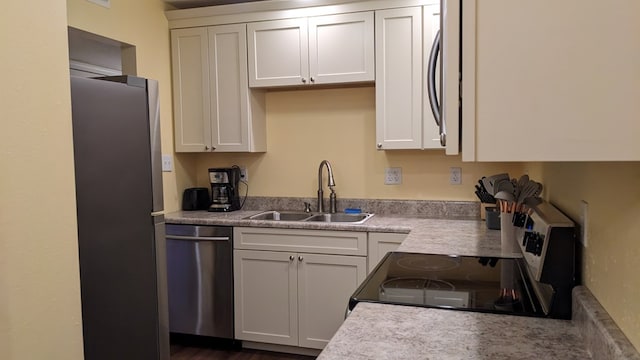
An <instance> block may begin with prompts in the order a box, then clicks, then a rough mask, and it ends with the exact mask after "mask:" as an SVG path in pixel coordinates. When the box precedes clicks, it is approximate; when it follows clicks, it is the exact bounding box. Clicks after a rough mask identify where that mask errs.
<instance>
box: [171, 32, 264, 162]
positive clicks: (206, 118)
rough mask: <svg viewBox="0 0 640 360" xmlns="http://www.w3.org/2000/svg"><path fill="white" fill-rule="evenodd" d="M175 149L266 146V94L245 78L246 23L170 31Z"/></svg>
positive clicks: (253, 148) (244, 149) (226, 149)
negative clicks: (252, 88)
mask: <svg viewBox="0 0 640 360" xmlns="http://www.w3.org/2000/svg"><path fill="white" fill-rule="evenodd" d="M171 40H172V43H171V46H172V64H173V91H174V109H175V110H174V112H175V113H174V117H175V129H176V151H177V152H207V151H217V152H252V151H265V150H266V131H265V114H264V94H263V93H261V92H259V91H252V90H250V89H249V87H248V79H247V58H246V53H247V42H246V26H245V25H244V24H234V25H220V26H212V27H202V28H192V29H178V30H172V31H171Z"/></svg>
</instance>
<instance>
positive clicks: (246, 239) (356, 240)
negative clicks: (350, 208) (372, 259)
mask: <svg viewBox="0 0 640 360" xmlns="http://www.w3.org/2000/svg"><path fill="white" fill-rule="evenodd" d="M233 237H234V239H233V244H234V245H233V246H234V248H235V249H248V250H272V251H296V252H304V253H318V254H339V255H360V256H366V255H367V233H366V232H354V231H333V230H327V231H325V230H300V229H271V228H269V229H266V228H251V227H236V228H234V229H233Z"/></svg>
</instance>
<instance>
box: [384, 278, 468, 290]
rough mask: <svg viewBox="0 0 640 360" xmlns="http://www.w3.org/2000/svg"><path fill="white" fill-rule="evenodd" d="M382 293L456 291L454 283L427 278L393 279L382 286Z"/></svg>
mask: <svg viewBox="0 0 640 360" xmlns="http://www.w3.org/2000/svg"><path fill="white" fill-rule="evenodd" d="M380 289H381V290H382V291H384V290H387V289H430V290H451V291H453V290H455V289H456V287H455V285H453V284H452V283H450V282H448V281H444V280H437V279H426V278H409V277H406V278H393V279H388V280H385V281H384V282H383V283H382V284H380Z"/></svg>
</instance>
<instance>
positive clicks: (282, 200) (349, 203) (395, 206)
mask: <svg viewBox="0 0 640 360" xmlns="http://www.w3.org/2000/svg"><path fill="white" fill-rule="evenodd" d="M305 202H307V203H310V204H311V210H312V211H315V209H316V204H317V199H316V198H300V197H265V196H250V197H247V200H246V203H245V204H244V207H243V210H299V211H303V210H304V203H305ZM327 202H328V200H326V199H325V205H327ZM345 208H360V209H361V210H362V212H369V213H374V214H381V215H403V216H419V217H425V218H448V219H477V218H479V217H480V204H479V203H478V202H474V201H439V200H387V199H384V200H377V199H338V211H339V212H342V211H344V209H345Z"/></svg>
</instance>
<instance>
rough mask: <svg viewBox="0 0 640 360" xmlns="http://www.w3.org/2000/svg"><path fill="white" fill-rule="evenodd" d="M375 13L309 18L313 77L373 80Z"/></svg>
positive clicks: (314, 80)
mask: <svg viewBox="0 0 640 360" xmlns="http://www.w3.org/2000/svg"><path fill="white" fill-rule="evenodd" d="M373 38H374V36H373V12H362V13H352V14H340V15H328V16H317V17H312V18H309V73H310V77H309V80H310V81H311V83H314V84H327V83H348V82H364V81H373V80H374V76H375V71H374V50H373V49H374V46H373Z"/></svg>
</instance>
